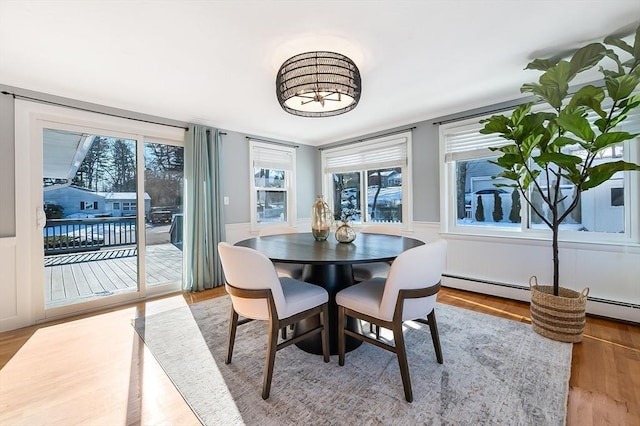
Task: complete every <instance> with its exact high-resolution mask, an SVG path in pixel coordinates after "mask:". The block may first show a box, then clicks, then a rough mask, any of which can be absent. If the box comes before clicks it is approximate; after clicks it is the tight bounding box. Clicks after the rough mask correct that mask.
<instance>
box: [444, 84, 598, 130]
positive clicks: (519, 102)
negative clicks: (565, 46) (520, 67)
mask: <svg viewBox="0 0 640 426" xmlns="http://www.w3.org/2000/svg"><path fill="white" fill-rule="evenodd" d="M587 85H591V86H596V87H605V85H604V82H603V81H602V80H596V81H592V82H590V83H583V84H578V85H576V86H575V87H571V88H569V90H568V91H567V95H568V96H571V95H574V94H575V93H576V92H577V91H578V90H580V89H581V88H582V87H584V86H587ZM512 102H517V103H515V104H513V105H511V106H504V107H500V108H494V109H491V110H489V111H485V112H478V113H474V114H469V115H465V116H462V117H459V118H450V119H448V120H442V121H434V122H433V125H434V126H439V125H440V124H449V123H455V122H456V121H462V120H466V119H469V118H476V117H483V116H485V115H489V114H495V113H496V112H504V111H510V110H514V109H516V108H517V107H519V106H520V105H524V104H526V103H530V102H531V103H533V104H534V105H540V104H542V103H544V101H543V100H542V99H540V98H538V97H537V96H533V95H530V96H527V97H526V98H524V99H518V100H517V101H512Z"/></svg>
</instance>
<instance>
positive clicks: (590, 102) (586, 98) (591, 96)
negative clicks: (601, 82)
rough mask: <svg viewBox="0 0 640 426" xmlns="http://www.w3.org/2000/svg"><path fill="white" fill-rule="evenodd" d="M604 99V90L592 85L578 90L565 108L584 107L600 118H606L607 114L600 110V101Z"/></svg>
mask: <svg viewBox="0 0 640 426" xmlns="http://www.w3.org/2000/svg"><path fill="white" fill-rule="evenodd" d="M604 98H605V93H604V90H602V88H601V87H595V86H592V85H588V86H584V87H582V88H580V90H578V91H577V92H576V93H575V94H574V95H573V96H572V97H571V101H569V104H568V105H567V107H569V108H576V107H579V106H586V107H589V108H591V109H592V110H594V111H595V112H596V114H598V115H599V116H600V117H606V115H607V113H606V112H604V111H603V110H602V101H603V100H604Z"/></svg>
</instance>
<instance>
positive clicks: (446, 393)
mask: <svg viewBox="0 0 640 426" xmlns="http://www.w3.org/2000/svg"><path fill="white" fill-rule="evenodd" d="M229 309H230V300H229V298H228V297H227V296H225V297H220V298H216V299H211V300H207V301H203V302H199V303H196V304H193V305H191V306H189V307H183V308H178V309H174V310H171V311H167V312H163V313H159V314H155V315H151V316H149V317H146V318H140V319H137V320H135V321H134V327H135V329H136V331H137V332H138V334H139V335H140V336H141V337H142V339H143V340H144V341H145V344H146V345H147V346H148V347H149V349H150V350H151V352H152V353H153V355H154V356H155V358H156V359H157V360H158V362H159V363H160V365H161V366H162V368H163V369H164V370H165V372H166V373H167V375H168V376H169V377H170V378H171V380H172V381H173V383H174V384H175V386H176V387H177V389H178V390H179V391H180V393H181V394H182V396H183V397H184V399H185V401H186V402H187V403H188V404H189V406H190V407H191V408H192V410H193V411H194V413H195V414H196V416H197V417H198V418H199V419H200V421H201V422H202V423H203V424H205V425H241V424H245V425H300V424H303V425H316V424H323V425H324V424H329V425H355V424H358V425H416V424H424V425H472V424H483V425H485V424H495V425H500V424H504V425H510V426H512V425H564V424H565V417H566V404H567V396H568V389H569V376H570V370H571V350H572V345H571V344H568V343H560V342H555V341H552V340H549V339H547V338H544V337H542V336H539V335H538V334H536V333H534V332H533V331H532V330H531V326H530V325H527V324H523V323H519V322H515V321H510V320H506V319H502V318H496V317H492V316H489V315H484V314H480V313H476V312H472V311H468V310H465V309H461V308H456V307H452V306H447V305H443V304H437V305H436V315H437V320H438V328H439V331H440V340H441V345H442V352H443V355H444V364H438V363H437V362H436V358H435V351H434V349H433V344H432V342H431V336H430V334H429V328H428V326H423V325H422V324H420V323H415V322H406V323H405V326H406V331H405V336H406V337H405V339H406V345H407V348H408V355H407V357H408V361H409V369H410V373H411V382H412V385H413V395H414V401H413V403H408V402H406V401H405V399H404V391H403V388H402V381H401V378H400V371H399V368H398V363H397V360H396V358H395V355H394V354H392V353H390V352H388V351H385V350H382V349H380V348H378V347H375V346H373V345H370V344H363V345H361V346H360V347H359V348H357V349H355V350H353V351H352V352H349V353H347V355H346V360H345V365H344V366H343V367H340V366H338V357H337V356H331V361H330V362H329V363H324V362H322V357H321V356H319V355H312V354H308V353H306V352H304V351H302V350H300V349H298V348H297V347H296V346H290V347H288V348H285V349H283V350H281V351H278V352H277V354H276V361H275V368H274V377H273V383H272V386H271V396H270V398H269V399H268V400H266V401H264V400H262V398H261V396H260V395H261V389H262V378H263V366H264V360H265V354H266V332H267V328H266V322H264V321H254V322H252V323H249V324H247V325H244V326H241V327H240V328H239V329H238V333H237V336H236V344H235V349H234V355H233V362H232V363H231V364H229V365H225V364H224V358H225V351H226V336H227V331H228V316H229ZM366 329H368V327H367V328H366ZM384 331H385V330H383V338H384V337H385V334H384ZM387 337H390V336H387Z"/></svg>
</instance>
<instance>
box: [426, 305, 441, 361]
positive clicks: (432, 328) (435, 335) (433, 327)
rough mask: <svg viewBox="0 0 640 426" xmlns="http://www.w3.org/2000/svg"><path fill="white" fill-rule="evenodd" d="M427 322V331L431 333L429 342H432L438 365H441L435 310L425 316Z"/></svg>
mask: <svg viewBox="0 0 640 426" xmlns="http://www.w3.org/2000/svg"><path fill="white" fill-rule="evenodd" d="M427 320H428V321H429V330H430V331H431V340H433V347H434V348H435V350H436V359H437V360H438V363H439V364H442V363H443V359H442V348H441V347H440V335H439V334H438V324H437V323H436V310H435V309H434V310H432V311H431V312H430V313H429V315H427Z"/></svg>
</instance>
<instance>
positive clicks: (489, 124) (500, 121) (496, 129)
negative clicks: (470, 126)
mask: <svg viewBox="0 0 640 426" xmlns="http://www.w3.org/2000/svg"><path fill="white" fill-rule="evenodd" d="M480 123H485V125H484V128H483V129H480V133H482V134H484V135H486V134H491V133H507V132H509V127H508V126H509V123H510V120H509V118H508V117H505V116H504V115H493V116H491V117H489V118H488V119H485V120H480Z"/></svg>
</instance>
